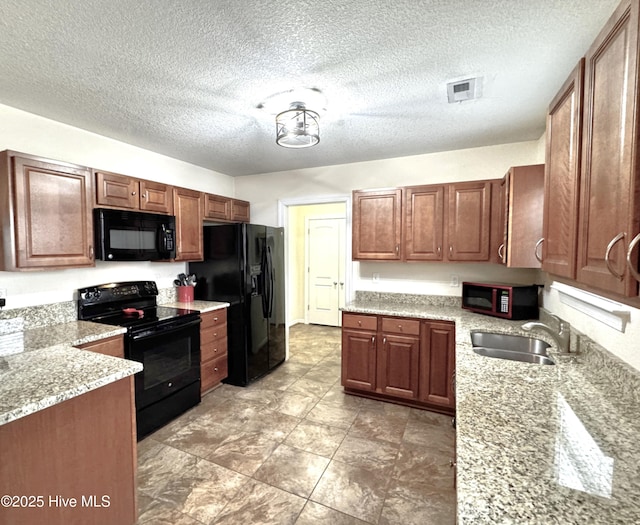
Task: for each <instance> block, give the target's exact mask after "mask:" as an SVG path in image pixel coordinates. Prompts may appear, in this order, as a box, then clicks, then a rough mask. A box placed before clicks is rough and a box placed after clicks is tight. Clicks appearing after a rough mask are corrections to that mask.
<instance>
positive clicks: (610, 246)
mask: <svg viewBox="0 0 640 525" xmlns="http://www.w3.org/2000/svg"><path fill="white" fill-rule="evenodd" d="M625 235H626V233H624V232H620V233H619V234H618V235H616V236H615V237H614V238H613V239H611V241H610V242H609V244H608V245H607V251H606V252H605V253H604V262H605V263H606V264H607V270H609V273H610V274H611V275H613V276H614V277H615V278H616V279H618V281H622V279H623V278H624V275H623V274H621V273H618V272H616V271H615V270H614V269H613V267H612V266H611V261H610V260H609V254H610V253H611V250H612V249H613V247H614V246H615V245H616V243H617V242H618V241H620V240H622V239H624V237H625Z"/></svg>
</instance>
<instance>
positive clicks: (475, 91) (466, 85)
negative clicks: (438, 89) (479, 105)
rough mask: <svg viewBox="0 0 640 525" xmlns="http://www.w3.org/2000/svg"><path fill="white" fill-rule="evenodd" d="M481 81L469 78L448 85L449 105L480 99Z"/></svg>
mask: <svg viewBox="0 0 640 525" xmlns="http://www.w3.org/2000/svg"><path fill="white" fill-rule="evenodd" d="M479 88H480V79H479V78H467V79H465V80H458V81H456V82H449V83H447V97H448V99H449V103H450V104H453V103H454V102H462V101H464V100H472V99H474V98H479V97H480V89H479Z"/></svg>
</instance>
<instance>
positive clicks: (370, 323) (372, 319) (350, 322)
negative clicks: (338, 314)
mask: <svg viewBox="0 0 640 525" xmlns="http://www.w3.org/2000/svg"><path fill="white" fill-rule="evenodd" d="M342 326H343V327H344V328H361V329H362V330H374V331H375V330H377V329H378V318H377V317H376V316H375V315H359V314H343V315H342Z"/></svg>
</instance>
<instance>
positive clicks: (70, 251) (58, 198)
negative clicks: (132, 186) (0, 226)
mask: <svg viewBox="0 0 640 525" xmlns="http://www.w3.org/2000/svg"><path fill="white" fill-rule="evenodd" d="M10 162H11V163H12V166H11V168H10V169H11V171H12V176H13V190H14V192H15V195H14V206H15V208H14V210H13V211H14V213H13V214H14V218H13V220H15V223H14V224H15V230H14V232H12V233H13V234H14V235H15V238H14V239H15V244H14V246H13V250H15V258H13V261H14V262H15V268H12V267H11V266H12V265H13V264H7V262H8V257H7V255H9V254H10V252H12V251H13V250H12V249H10V248H7V247H5V251H6V252H7V253H5V269H18V270H19V269H31V268H65V267H66V268H68V267H81V266H93V265H94V259H93V219H92V211H91V208H92V202H93V184H92V183H91V180H92V177H91V170H90V169H89V168H85V167H82V166H74V165H71V164H62V163H61V164H56V163H53V162H47V161H45V160H44V159H43V160H40V159H36V158H35V157H29V156H24V157H22V156H13V157H11V158H10ZM6 224H10V222H9V221H8V222H7V223H6ZM9 259H11V258H9Z"/></svg>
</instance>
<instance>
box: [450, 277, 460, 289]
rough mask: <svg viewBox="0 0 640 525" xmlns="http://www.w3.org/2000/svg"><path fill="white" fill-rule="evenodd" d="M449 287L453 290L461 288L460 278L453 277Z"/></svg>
mask: <svg viewBox="0 0 640 525" xmlns="http://www.w3.org/2000/svg"><path fill="white" fill-rule="evenodd" d="M449 286H451V287H452V288H457V287H458V286H460V278H459V277H458V276H457V275H452V276H451V281H450V282H449Z"/></svg>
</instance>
